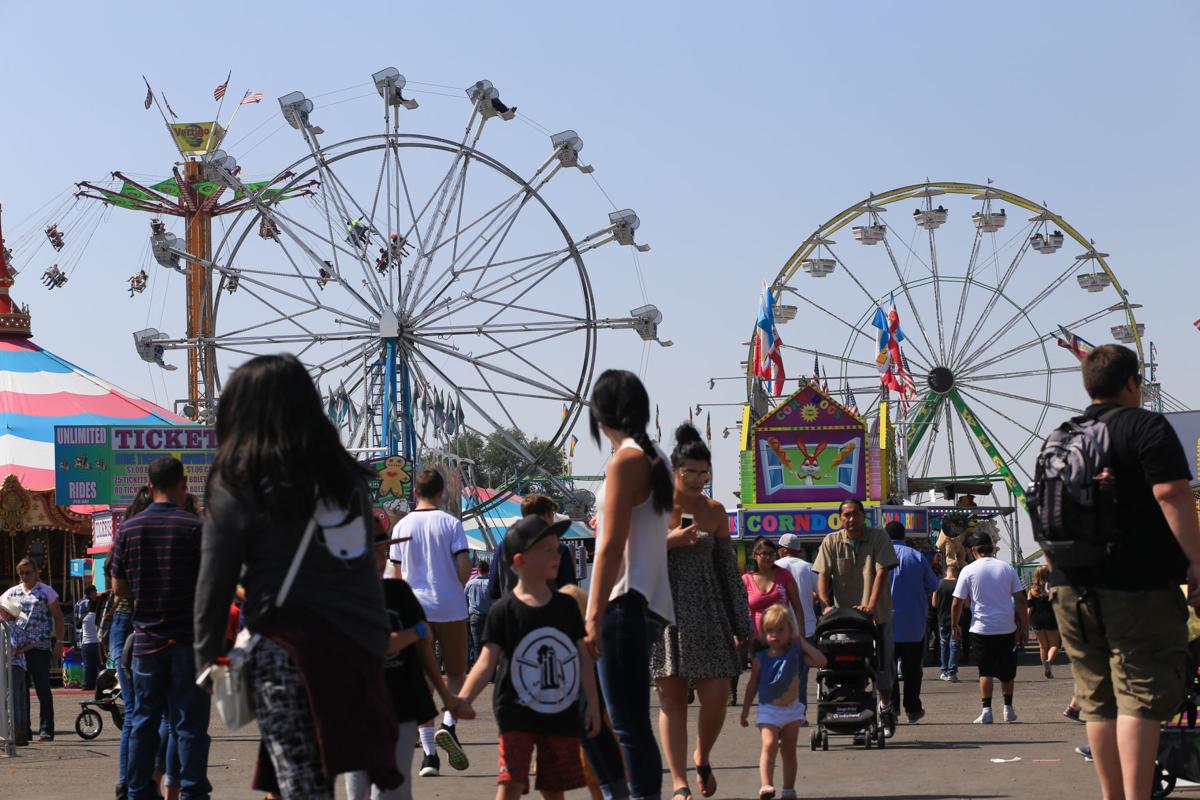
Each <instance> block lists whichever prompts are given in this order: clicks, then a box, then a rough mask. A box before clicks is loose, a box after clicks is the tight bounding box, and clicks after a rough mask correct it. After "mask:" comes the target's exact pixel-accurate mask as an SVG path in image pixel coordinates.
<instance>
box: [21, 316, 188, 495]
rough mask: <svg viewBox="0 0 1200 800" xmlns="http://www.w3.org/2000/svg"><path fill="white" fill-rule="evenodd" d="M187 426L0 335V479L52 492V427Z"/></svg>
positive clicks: (25, 341)
mask: <svg viewBox="0 0 1200 800" xmlns="http://www.w3.org/2000/svg"><path fill="white" fill-rule="evenodd" d="M187 422H188V420H187V419H185V418H183V417H181V416H178V415H176V414H173V413H171V412H170V411H167V410H166V409H164V408H160V407H158V406H156V405H154V404H153V403H150V402H148V401H146V400H142V399H141V398H138V397H135V396H134V395H131V394H129V393H127V392H123V391H122V390H120V389H118V388H117V387H115V386H113V385H112V384H110V383H108V382H106V381H104V380H102V379H100V378H98V377H96V376H95V375H93V374H92V373H90V372H88V371H87V370H85V369H82V368H80V367H77V366H75V365H74V364H72V363H71V362H69V361H67V360H65V359H63V358H60V357H58V356H56V355H54V354H53V353H51V352H49V351H47V350H43V349H42V348H41V347H39V346H38V345H36V344H34V343H33V342H32V341H30V340H29V339H26V338H25V337H23V336H0V478H2V477H3V476H6V475H10V474H11V475H16V476H17V478H18V479H19V480H20V481H21V485H22V486H24V487H25V488H26V489H34V490H38V489H53V488H54V426H55V425H178V424H185V423H187Z"/></svg>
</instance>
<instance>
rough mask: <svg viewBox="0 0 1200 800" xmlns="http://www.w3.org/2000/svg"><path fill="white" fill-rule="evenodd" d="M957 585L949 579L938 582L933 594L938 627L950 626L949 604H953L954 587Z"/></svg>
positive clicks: (956, 582)
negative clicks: (935, 602)
mask: <svg viewBox="0 0 1200 800" xmlns="http://www.w3.org/2000/svg"><path fill="white" fill-rule="evenodd" d="M957 585H958V581H956V580H955V581H952V580H950V579H949V578H942V580H941V581H939V582H938V588H937V591H936V592H934V599H935V600H936V601H937V620H938V625H949V624H950V604H951V603H953V602H954V587H955V586H957Z"/></svg>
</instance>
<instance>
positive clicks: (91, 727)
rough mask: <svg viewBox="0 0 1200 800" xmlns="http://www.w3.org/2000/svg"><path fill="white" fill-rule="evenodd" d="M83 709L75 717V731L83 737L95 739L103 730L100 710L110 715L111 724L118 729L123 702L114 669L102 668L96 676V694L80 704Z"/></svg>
mask: <svg viewBox="0 0 1200 800" xmlns="http://www.w3.org/2000/svg"><path fill="white" fill-rule="evenodd" d="M79 705H80V706H82V707H83V710H82V711H80V712H79V716H78V717H76V718H75V732H76V733H78V734H79V735H80V736H81V737H83V738H84V739H95V738H96V737H97V736H99V735H100V731H102V730H104V717H103V716H101V715H100V712H101V711H107V712H108V713H109V714H111V715H112V721H113V725H116V726H117V728H118V729H119V728H120V727H121V725H122V724H124V722H125V704H124V703H123V702H122V700H121V684H120V682H118V681H117V671H116V670H115V669H111V668H109V669H102V670H100V674H99V675H97V676H96V694H95V698H94V699H92V700H84V701H82V702H81V703H80V704H79Z"/></svg>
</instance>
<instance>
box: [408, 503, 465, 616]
mask: <svg viewBox="0 0 1200 800" xmlns="http://www.w3.org/2000/svg"><path fill="white" fill-rule="evenodd" d="M392 538H393V539H399V540H400V541H399V542H397V543H396V544H394V545H392V553H391V556H392V560H393V561H399V562H400V571H401V572H402V573H403V575H404V579H405V580H406V581H408V585H409V586H411V587H412V590H413V594H415V595H416V596H417V600H418V601H420V603H421V607H422V608H424V609H425V613H426V614H428V615H429V619H430V621H431V622H455V621H457V620H460V619H466V618H467V598H466V595H464V594H463V584H462V581H460V580H459V579H458V564H457V558H456V557H457V556H458V554H459V553H465V552H467V534H466V531H464V530H463V524H462V522H461V521H460V520H459V519H458V518H457V517H454V516H452V515H450V514H447V513H446V512H445V511H441V510H438V509H429V510H419V511H413V512H410V513H409V515H408V516H406V517H405V518H404V519H402V520H400V521H399V522H397V523H396V527H395V528H394V529H392Z"/></svg>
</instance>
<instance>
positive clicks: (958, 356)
mask: <svg viewBox="0 0 1200 800" xmlns="http://www.w3.org/2000/svg"><path fill="white" fill-rule="evenodd" d="M1032 229H1033V226H1032V225H1031V226H1029V227H1028V228H1026V229H1025V232H1026V233H1027V232H1028V231H1030V230H1032ZM1023 238H1024V241H1023V242H1022V244H1021V247H1020V248H1019V249H1018V251H1017V255H1016V256H1015V257H1014V258H1013V260H1012V262H1010V263H1009V265H1008V269H1006V270H1005V271H1004V275H1003V276H1001V278H1000V282H999V283H998V284H997V286H996V288H995V291H994V292H993V293H992V296H991V297H989V298H988V301H987V304H986V305H985V306H984V308H983V313H981V314H980V315H979V319H978V321H977V322H976V323H975V324H974V325H973V326H972V327H971V329H970V330H971V332H970V333H969V334H968V335H967V339H966V341H964V342H963V345H962V347H961V348H959V350H958V351H957V352H956V353H955V354H954V364H955V368H961V366H962V365H963V363H964V362H963V355H964V354H965V353H966V352H967V350H968V349H969V348H970V347H971V345H972V343H974V341H975V339H976V337H977V336H979V332H980V330H981V329H982V328H983V325H984V323H985V322H987V320H988V319H990V318H991V314H992V311H993V310H994V309H995V307H996V303H998V302H999V301H1000V298H1001V297H1006V296H1005V294H1004V291H1005V290H1006V289H1007V288H1008V284H1009V282H1010V281H1011V280H1012V277H1013V275H1015V274H1016V272H1017V267H1018V266H1019V265H1020V263H1021V259H1022V258H1023V256H1024V252H1025V251H1026V250H1028V249H1029V236H1028V235H1026V236H1024V237H1023ZM1005 246H1007V242H1006V243H1005ZM1001 249H1003V248H1001ZM996 256H997V254H993V255H992V258H991V259H989V260H990V261H993V262H994V261H995V260H996ZM987 263H988V262H986V261H985V262H984V263H983V264H981V265H980V267H981V268H982V267H986V266H987ZM1006 299H1007V298H1006Z"/></svg>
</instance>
